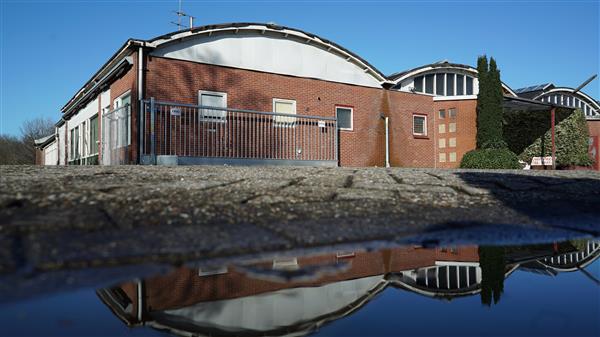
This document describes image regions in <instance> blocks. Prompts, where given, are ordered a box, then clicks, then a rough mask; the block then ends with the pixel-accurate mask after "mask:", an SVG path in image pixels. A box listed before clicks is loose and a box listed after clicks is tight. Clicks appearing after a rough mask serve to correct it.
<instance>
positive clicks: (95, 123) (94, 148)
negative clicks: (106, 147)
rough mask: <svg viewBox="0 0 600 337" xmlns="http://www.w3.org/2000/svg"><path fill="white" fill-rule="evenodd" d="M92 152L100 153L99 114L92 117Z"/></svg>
mask: <svg viewBox="0 0 600 337" xmlns="http://www.w3.org/2000/svg"><path fill="white" fill-rule="evenodd" d="M89 123H90V151H89V153H90V154H98V115H95V116H94V117H92V118H90V122H89Z"/></svg>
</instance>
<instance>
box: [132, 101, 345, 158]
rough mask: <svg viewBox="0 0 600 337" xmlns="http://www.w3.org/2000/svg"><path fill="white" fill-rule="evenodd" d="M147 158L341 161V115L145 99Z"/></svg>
mask: <svg viewBox="0 0 600 337" xmlns="http://www.w3.org/2000/svg"><path fill="white" fill-rule="evenodd" d="M140 117H141V118H140V125H139V128H140V154H141V157H140V158H141V163H142V164H240V165H253V164H256V165H307V166H337V160H338V150H337V148H338V133H337V119H336V118H335V117H320V116H305V115H296V114H284V113H274V112H262V111H253V110H240V109H230V108H220V107H210V106H199V105H191V104H181V103H172V102H159V101H155V100H154V99H150V100H144V101H142V112H141V114H140Z"/></svg>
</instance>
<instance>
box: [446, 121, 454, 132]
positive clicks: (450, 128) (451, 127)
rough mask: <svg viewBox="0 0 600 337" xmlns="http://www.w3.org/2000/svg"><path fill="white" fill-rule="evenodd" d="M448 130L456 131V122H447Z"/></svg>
mask: <svg viewBox="0 0 600 337" xmlns="http://www.w3.org/2000/svg"><path fill="white" fill-rule="evenodd" d="M448 132H456V123H449V124H448Z"/></svg>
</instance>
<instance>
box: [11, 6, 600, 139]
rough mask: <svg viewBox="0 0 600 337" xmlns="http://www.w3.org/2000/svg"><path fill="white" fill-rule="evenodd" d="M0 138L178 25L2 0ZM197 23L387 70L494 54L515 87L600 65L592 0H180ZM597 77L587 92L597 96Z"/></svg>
mask: <svg viewBox="0 0 600 337" xmlns="http://www.w3.org/2000/svg"><path fill="white" fill-rule="evenodd" d="M0 6H1V7H0V10H1V13H0V32H1V41H0V42H1V46H0V52H1V62H0V63H1V70H0V72H1V74H0V75H1V92H0V99H1V102H0V109H1V110H0V133H3V134H14V135H16V134H18V133H19V126H20V125H21V123H22V122H23V121H24V120H26V119H31V118H34V117H36V116H49V117H51V118H52V119H54V120H58V119H59V118H60V108H61V107H62V106H63V105H64V104H65V103H66V102H67V100H68V99H69V98H70V97H71V96H72V95H73V94H74V93H75V92H76V91H77V90H79V88H81V86H82V85H83V84H84V83H85V82H86V81H87V80H88V79H89V78H90V76H91V75H92V74H93V73H95V72H96V71H97V70H98V68H99V67H100V66H101V65H102V64H103V63H104V62H105V61H106V60H107V59H108V57H110V56H111V55H112V54H113V53H114V52H115V51H116V50H117V48H119V47H120V46H121V45H122V44H123V42H125V40H126V39H127V38H130V37H134V38H142V39H147V38H151V37H154V36H157V35H162V34H164V33H167V32H170V31H173V30H175V28H176V27H175V26H173V25H171V24H170V23H169V22H170V21H174V20H176V17H175V15H174V14H173V13H172V11H173V10H176V9H177V6H178V5H177V0H170V1H115V0H113V1H87V0H83V1H24V0H21V1H14V0H0ZM183 9H184V10H185V11H186V12H188V13H190V14H192V15H194V16H196V17H197V19H196V25H202V24H214V23H223V22H237V21H245V22H276V23H278V24H281V25H285V26H290V27H294V28H299V29H302V30H306V31H308V32H312V33H315V34H317V35H320V36H322V37H324V38H328V39H330V40H332V41H335V42H337V43H338V44H340V45H342V46H344V47H346V48H348V49H350V50H352V51H354V52H355V53H357V54H358V55H360V56H362V57H363V58H365V59H366V60H367V61H369V62H370V63H371V64H373V65H374V66H375V67H377V68H378V69H379V70H381V71H382V72H383V73H385V74H390V73H393V72H396V71H401V70H405V69H408V68H413V67H416V66H419V65H423V64H427V63H431V62H435V61H438V60H442V59H448V60H450V61H452V62H458V63H465V64H471V65H474V64H475V61H476V58H477V56H478V55H481V54H487V55H490V56H493V57H495V58H496V59H497V61H498V64H499V67H500V69H501V71H502V80H503V81H504V82H505V83H507V84H508V85H509V86H511V87H512V88H513V89H516V88H519V87H523V86H528V85H533V84H539V83H545V82H553V83H554V84H555V85H559V86H571V87H573V86H577V85H578V84H580V83H581V82H583V81H584V80H585V79H587V78H588V77H589V76H591V75H592V74H596V73H598V72H599V64H600V59H599V50H600V46H599V40H600V36H599V35H600V33H599V31H600V23H599V16H600V5H599V1H598V0H593V1H577V0H575V1H555V0H549V1H512V0H504V1H485V2H483V1H443V0H438V1H379V2H378V1H374V2H367V1H294V2H282V1H261V2H251V1H191V0H184V1H183ZM599 88H600V87H599V80H598V79H596V80H595V81H593V82H592V83H591V84H590V85H588V86H587V87H586V88H585V89H584V91H585V92H586V93H588V94H589V95H591V96H592V97H594V98H595V99H598V98H599V96H600V95H599Z"/></svg>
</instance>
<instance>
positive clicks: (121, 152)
mask: <svg viewBox="0 0 600 337" xmlns="http://www.w3.org/2000/svg"><path fill="white" fill-rule="evenodd" d="M130 125H131V106H130V105H129V104H127V105H125V106H122V107H120V108H118V109H115V110H112V111H109V112H108V113H105V114H103V115H102V165H123V164H129V160H128V158H129V156H128V152H127V150H128V147H129V145H130V144H131V133H130V131H131V129H130Z"/></svg>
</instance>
